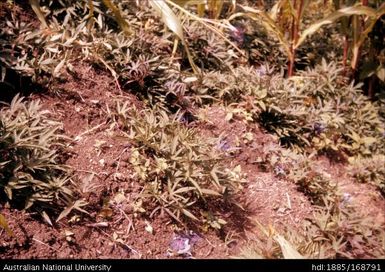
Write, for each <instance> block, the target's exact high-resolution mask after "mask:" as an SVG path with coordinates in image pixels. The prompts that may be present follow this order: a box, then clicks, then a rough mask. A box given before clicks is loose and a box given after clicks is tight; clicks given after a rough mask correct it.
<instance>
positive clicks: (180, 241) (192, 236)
mask: <svg viewBox="0 0 385 272" xmlns="http://www.w3.org/2000/svg"><path fill="white" fill-rule="evenodd" d="M199 239H200V237H199V236H198V234H196V233H194V232H192V231H190V232H189V233H187V234H176V235H174V237H173V238H172V240H171V242H170V249H171V250H172V251H173V252H174V253H176V254H179V255H188V256H191V250H192V247H193V246H194V244H196V243H197V242H198V241H199Z"/></svg>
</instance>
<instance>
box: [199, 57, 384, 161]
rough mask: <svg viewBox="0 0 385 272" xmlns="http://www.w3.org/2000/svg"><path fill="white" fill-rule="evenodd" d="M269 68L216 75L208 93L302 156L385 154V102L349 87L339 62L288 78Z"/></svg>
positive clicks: (204, 83)
mask: <svg viewBox="0 0 385 272" xmlns="http://www.w3.org/2000/svg"><path fill="white" fill-rule="evenodd" d="M271 70H272V69H271V68H269V67H266V66H261V67H259V68H238V69H235V70H233V72H232V73H229V74H227V73H225V74H221V73H218V72H210V73H208V74H207V76H206V77H205V78H204V79H203V81H202V88H201V90H204V92H206V93H207V94H210V95H212V96H213V97H218V98H221V99H223V100H225V101H228V102H227V103H228V104H229V105H231V103H235V102H237V104H234V105H235V107H238V108H243V109H244V110H246V111H248V112H249V113H250V114H251V115H252V116H253V118H252V119H253V120H254V121H255V122H258V123H259V124H261V125H262V127H264V128H265V129H266V130H267V131H268V132H270V133H274V134H276V135H277V136H278V137H279V139H280V142H281V144H282V145H284V146H290V147H292V148H294V149H296V150H298V151H301V152H305V153H306V152H310V153H311V152H313V151H314V150H315V151H317V152H326V153H330V154H333V155H338V156H339V158H340V159H342V160H346V158H345V157H346V156H356V155H362V156H371V155H373V154H377V153H381V152H382V150H384V141H383V135H384V134H383V133H384V129H385V128H384V125H383V124H384V122H383V120H384V119H383V117H382V115H381V108H380V106H379V103H377V102H376V103H373V102H371V101H369V100H368V99H367V98H366V97H365V96H364V95H363V94H362V91H361V89H360V85H353V83H352V84H346V82H345V80H344V78H343V77H341V76H339V73H340V72H341V70H340V69H339V68H338V67H337V65H336V64H334V63H329V64H327V63H326V62H325V61H324V62H323V63H322V65H318V66H316V67H315V68H314V69H309V70H307V71H303V72H299V73H298V76H295V77H291V78H288V79H285V78H283V77H282V76H281V75H279V74H276V73H274V72H272V71H271Z"/></svg>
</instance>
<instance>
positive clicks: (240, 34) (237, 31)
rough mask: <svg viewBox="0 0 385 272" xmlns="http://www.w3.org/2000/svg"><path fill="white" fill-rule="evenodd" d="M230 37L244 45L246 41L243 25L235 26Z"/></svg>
mask: <svg viewBox="0 0 385 272" xmlns="http://www.w3.org/2000/svg"><path fill="white" fill-rule="evenodd" d="M230 37H231V38H232V39H233V40H234V41H236V42H237V43H238V45H242V44H243V42H244V41H245V30H244V29H243V28H242V27H241V26H235V27H234V28H233V29H232V31H231V32H230Z"/></svg>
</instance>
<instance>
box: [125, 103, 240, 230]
mask: <svg viewBox="0 0 385 272" xmlns="http://www.w3.org/2000/svg"><path fill="white" fill-rule="evenodd" d="M117 119H118V120H119V123H120V125H121V127H122V129H123V131H127V132H126V133H125V134H126V136H127V138H128V139H129V140H131V141H133V143H134V144H135V146H134V147H133V148H132V150H131V157H130V163H131V164H132V165H133V167H134V170H135V172H136V174H137V177H138V179H139V181H140V183H141V184H142V185H143V192H142V194H141V196H140V197H141V199H142V200H143V205H144V206H145V209H146V210H147V211H148V212H149V213H150V215H151V216H152V215H154V214H155V213H157V212H161V213H166V214H168V215H169V216H171V217H172V218H173V219H175V220H176V221H178V222H180V223H182V222H183V221H185V219H186V218H189V219H192V220H195V221H200V222H205V223H208V224H209V225H211V226H213V227H215V228H221V225H223V224H225V221H224V220H223V219H221V218H220V217H218V215H217V210H216V209H218V206H217V205H218V204H219V203H225V202H228V201H231V194H232V192H233V191H235V190H237V189H238V188H239V185H240V181H241V178H240V176H239V174H237V173H236V172H234V171H230V170H229V169H225V168H224V166H223V165H222V163H221V156H220V154H218V152H217V150H216V149H215V145H214V143H211V142H210V141H209V140H205V141H202V139H200V138H199V137H197V135H196V131H194V130H193V129H192V128H189V127H186V125H185V123H184V121H183V119H181V115H180V114H176V115H175V116H174V117H169V113H168V112H166V111H164V110H162V109H160V108H154V109H147V110H143V111H138V110H136V109H130V110H129V109H128V105H127V103H124V104H118V106H117Z"/></svg>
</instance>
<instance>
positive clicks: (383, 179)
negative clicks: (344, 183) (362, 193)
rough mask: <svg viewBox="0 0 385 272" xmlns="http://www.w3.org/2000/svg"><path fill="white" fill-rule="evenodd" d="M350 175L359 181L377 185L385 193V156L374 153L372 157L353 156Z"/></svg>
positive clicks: (350, 161)
mask: <svg viewBox="0 0 385 272" xmlns="http://www.w3.org/2000/svg"><path fill="white" fill-rule="evenodd" d="M349 163H350V165H349V168H348V169H349V170H348V172H349V175H350V176H352V177H353V178H354V179H356V180H357V181H358V182H363V183H366V182H369V183H372V184H374V185H375V186H377V187H378V188H379V189H380V191H381V192H382V194H385V169H384V165H385V156H384V155H374V156H373V157H371V158H362V157H357V158H351V159H350V160H349Z"/></svg>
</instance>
